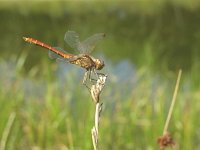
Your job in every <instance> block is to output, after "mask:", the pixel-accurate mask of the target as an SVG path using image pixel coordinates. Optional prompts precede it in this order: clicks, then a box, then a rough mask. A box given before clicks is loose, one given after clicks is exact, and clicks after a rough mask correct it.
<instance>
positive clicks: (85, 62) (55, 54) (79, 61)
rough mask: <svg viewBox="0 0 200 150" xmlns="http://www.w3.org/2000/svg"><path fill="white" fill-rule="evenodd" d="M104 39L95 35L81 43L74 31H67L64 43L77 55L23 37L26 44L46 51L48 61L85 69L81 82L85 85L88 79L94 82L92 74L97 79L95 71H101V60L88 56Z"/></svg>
mask: <svg viewBox="0 0 200 150" xmlns="http://www.w3.org/2000/svg"><path fill="white" fill-rule="evenodd" d="M104 37H105V33H96V34H94V35H92V36H90V37H89V38H87V39H86V40H84V41H82V42H81V41H80V39H79V35H78V34H77V33H76V32H75V31H67V32H66V33H65V36H64V41H65V42H66V43H67V44H68V45H69V46H70V47H71V48H73V49H74V50H76V51H77V52H78V54H71V53H68V52H66V51H65V50H63V49H61V48H59V47H52V46H50V45H48V44H45V43H43V42H41V41H39V40H36V39H34V38H29V37H23V39H24V40H25V41H26V42H29V43H31V44H35V45H38V46H40V47H43V48H45V49H48V50H49V58H50V59H56V60H58V61H60V60H62V61H63V60H64V61H66V62H69V63H71V64H75V65H78V66H80V67H82V68H84V69H86V72H85V74H84V77H83V81H82V83H83V84H85V85H86V81H87V79H89V80H90V81H92V80H95V79H93V78H92V77H91V76H92V73H94V74H95V75H96V76H97V79H98V73H97V72H96V70H101V69H102V68H103V67H104V66H105V64H104V61H103V60H101V59H97V58H94V57H93V56H91V55H90V54H91V52H92V51H93V50H94V49H95V47H96V44H97V43H98V41H100V40H102V39H103V38H104Z"/></svg>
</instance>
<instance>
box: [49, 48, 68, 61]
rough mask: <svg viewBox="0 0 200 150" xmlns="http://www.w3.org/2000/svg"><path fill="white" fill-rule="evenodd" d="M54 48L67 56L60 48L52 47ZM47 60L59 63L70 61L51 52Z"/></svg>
mask: <svg viewBox="0 0 200 150" xmlns="http://www.w3.org/2000/svg"><path fill="white" fill-rule="evenodd" d="M54 48H55V49H57V50H59V51H60V52H62V53H64V54H67V52H66V51H65V50H63V49H62V48H60V47H54ZM49 58H50V59H56V61H57V62H60V61H65V62H69V60H70V59H66V58H63V57H62V56H60V55H58V54H57V53H55V52H53V51H51V50H49Z"/></svg>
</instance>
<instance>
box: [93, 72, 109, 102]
mask: <svg viewBox="0 0 200 150" xmlns="http://www.w3.org/2000/svg"><path fill="white" fill-rule="evenodd" d="M106 78H107V75H105V74H98V79H97V82H96V84H94V85H92V87H91V90H90V93H91V95H92V99H93V101H94V102H95V103H98V102H99V96H100V93H101V91H102V89H103V87H104V86H105V82H106Z"/></svg>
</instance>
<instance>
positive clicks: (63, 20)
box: [0, 1, 200, 150]
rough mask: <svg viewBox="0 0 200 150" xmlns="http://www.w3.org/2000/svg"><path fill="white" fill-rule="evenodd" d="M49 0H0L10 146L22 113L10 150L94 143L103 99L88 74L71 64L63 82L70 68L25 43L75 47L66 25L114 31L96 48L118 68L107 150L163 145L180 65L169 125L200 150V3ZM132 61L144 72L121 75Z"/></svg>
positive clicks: (107, 98)
mask: <svg viewBox="0 0 200 150" xmlns="http://www.w3.org/2000/svg"><path fill="white" fill-rule="evenodd" d="M45 3H47V2H43V3H40V4H39V5H38V3H31V4H28V3H27V5H24V2H19V3H15V4H8V3H2V5H1V9H0V18H1V21H0V33H1V35H0V37H1V38H0V39H1V40H0V51H1V61H0V85H1V86H0V120H1V121H0V138H1V142H2V141H3V140H2V138H3V137H5V136H4V135H5V131H6V126H7V123H8V120H9V116H10V115H11V114H12V113H15V114H16V116H15V120H14V122H13V124H12V127H11V128H9V131H10V132H9V134H8V137H7V138H6V139H7V140H6V141H5V142H6V148H7V149H16V150H17V149H19V150H21V149H34V148H35V149H48V150H49V149H52V150H54V149H66V148H69V149H70V150H71V149H72V150H73V149H74V150H78V149H84V150H90V149H92V143H91V134H90V130H91V128H92V126H93V119H94V117H93V115H94V114H93V113H94V104H93V102H92V100H91V97H90V95H89V93H88V91H87V89H86V88H85V87H84V86H82V85H81V79H80V78H79V77H78V75H77V74H80V72H78V71H77V70H73V69H70V70H69V71H67V72H65V75H64V77H63V78H60V77H59V76H60V74H62V71H61V72H59V71H60V70H62V69H64V67H62V68H60V66H59V67H58V64H57V63H55V62H54V61H50V60H49V59H48V57H47V51H46V50H43V49H41V48H39V47H36V46H35V45H30V44H28V43H25V42H24V41H23V40H22V37H23V36H31V37H33V38H37V39H39V40H41V41H44V42H46V43H48V44H51V45H53V46H60V47H63V48H65V49H70V48H69V47H68V46H67V45H66V44H65V43H64V40H63V38H64V33H65V32H66V31H67V30H75V31H77V32H78V33H80V36H81V38H82V39H85V38H86V37H88V36H89V35H91V34H93V33H97V32H105V33H106V34H107V37H106V38H105V40H103V41H102V42H100V43H99V45H98V46H97V50H96V51H95V52H94V55H95V56H98V54H101V53H103V54H104V56H105V60H106V64H107V66H106V67H107V68H105V69H106V70H105V71H106V72H108V73H109V78H108V80H109V82H108V83H107V84H106V87H105V89H104V91H103V93H102V100H103V101H104V104H105V105H104V106H105V108H104V110H103V113H102V118H101V119H102V120H101V122H100V141H99V149H105V150H107V149H114V150H115V149H116V150H117V149H127V150H128V149H130V150H132V149H136V150H143V149H149V150H151V149H156V148H157V147H158V146H157V145H156V139H157V138H158V136H160V135H161V134H162V130H163V127H164V122H165V119H166V115H167V112H168V108H169V105H170V101H171V98H172V94H173V90H174V86H175V80H176V75H177V72H178V69H179V68H183V77H182V79H181V84H180V89H179V92H178V97H177V103H176V104H175V110H174V114H173V117H172V120H171V124H170V128H169V130H170V131H171V133H172V135H173V137H174V139H175V141H176V143H177V145H176V149H180V150H190V149H191V150H193V149H194V150H196V149H200V144H199V141H200V120H199V114H200V101H199V99H200V94H199V91H200V81H199V69H200V62H199V56H200V51H199V49H200V42H199V41H200V28H199V26H200V16H199V14H200V9H199V8H198V5H199V4H192V3H191V4H187V3H186V2H185V4H184V3H183V4H182V5H181V4H178V3H177V4H175V3H166V2H165V3H164V2H163V3H156V1H155V3H152V4H148V3H145V2H144V4H141V3H139V2H138V3H136V2H135V3H131V2H126V3H117V4H113V3H112V2H109V3H100V2H97V3H80V2H79V3H76V4H74V3H68V2H54V3H50V2H48V3H47V4H45ZM24 6H26V7H24ZM39 6H40V7H39ZM192 6H193V7H192ZM70 52H73V51H70ZM124 59H129V60H130V61H131V62H132V63H134V65H135V66H136V73H135V74H132V73H131V71H130V75H129V76H130V77H129V78H128V77H127V76H122V78H125V79H120V77H119V74H121V73H122V72H124V70H126V68H125V67H124V66H123V67H124V70H121V72H120V71H119V70H117V69H116V68H117V67H116V63H118V62H120V61H122V60H124ZM72 67H75V66H72ZM123 67H122V68H123ZM127 74H129V73H127ZM163 74H164V75H163ZM125 75H126V74H125ZM127 78H128V79H129V80H126V79H127Z"/></svg>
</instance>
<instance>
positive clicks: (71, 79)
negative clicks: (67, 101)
mask: <svg viewBox="0 0 200 150" xmlns="http://www.w3.org/2000/svg"><path fill="white" fill-rule="evenodd" d="M57 64H58V66H57V69H56V71H55V81H56V84H58V88H59V89H60V90H63V93H65V92H66V91H64V89H66V87H67V89H68V90H69V91H73V90H76V89H77V86H79V85H80V86H82V85H81V84H82V79H83V76H84V73H85V70H84V69H82V68H80V67H78V66H76V65H72V64H67V63H64V62H62V63H57ZM16 68H17V63H16V62H15V61H14V60H9V61H0V70H1V74H0V84H1V85H5V86H4V88H3V89H4V90H5V91H9V90H12V88H13V85H15V86H17V89H18V90H19V91H21V92H23V93H24V95H25V97H26V98H29V97H44V93H45V92H46V88H47V86H48V83H47V82H48V81H45V80H44V79H43V80H42V79H37V80H36V79H33V78H31V77H29V76H28V73H27V76H26V75H25V76H22V75H20V74H19V73H18V71H17V69H16ZM99 72H101V73H104V74H107V75H108V80H107V81H108V83H107V85H111V86H112V87H113V89H112V90H113V91H114V90H118V91H121V92H123V91H126V92H127V91H128V89H130V87H133V85H134V81H135V80H134V74H135V72H136V71H135V68H134V66H133V65H132V64H131V63H130V62H129V61H128V60H123V61H121V62H119V63H118V64H116V65H113V64H112V63H111V62H109V61H106V66H105V68H104V69H103V70H102V71H99ZM52 73H53V71H52ZM119 84H120V85H121V86H113V85H119ZM61 92H62V91H61Z"/></svg>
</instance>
